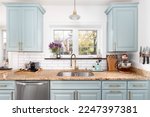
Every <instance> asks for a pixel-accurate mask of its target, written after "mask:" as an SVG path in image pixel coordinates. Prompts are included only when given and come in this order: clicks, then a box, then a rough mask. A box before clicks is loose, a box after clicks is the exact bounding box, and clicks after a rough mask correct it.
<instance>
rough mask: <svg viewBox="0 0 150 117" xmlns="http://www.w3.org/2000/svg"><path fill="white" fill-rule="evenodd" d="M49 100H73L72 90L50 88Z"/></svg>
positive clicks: (73, 92)
mask: <svg viewBox="0 0 150 117" xmlns="http://www.w3.org/2000/svg"><path fill="white" fill-rule="evenodd" d="M50 97H51V100H75V91H74V90H51V92H50Z"/></svg>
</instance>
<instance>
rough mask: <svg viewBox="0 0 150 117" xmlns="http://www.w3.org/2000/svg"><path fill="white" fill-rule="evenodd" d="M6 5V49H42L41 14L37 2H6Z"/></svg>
mask: <svg viewBox="0 0 150 117" xmlns="http://www.w3.org/2000/svg"><path fill="white" fill-rule="evenodd" d="M5 5H6V7H7V33H8V40H7V50H8V51H35V52H36V51H37V52H40V51H42V50H43V43H42V42H43V14H44V13H45V10H44V9H43V8H42V7H41V6H40V5H39V4H27V3H26V4H22V3H19V4H16V3H6V4H5Z"/></svg>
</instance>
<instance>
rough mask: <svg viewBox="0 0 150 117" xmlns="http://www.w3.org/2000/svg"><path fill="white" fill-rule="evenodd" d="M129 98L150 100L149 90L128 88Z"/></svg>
mask: <svg viewBox="0 0 150 117" xmlns="http://www.w3.org/2000/svg"><path fill="white" fill-rule="evenodd" d="M128 99H129V100H148V99H149V92H148V90H128Z"/></svg>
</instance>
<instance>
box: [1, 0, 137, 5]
mask: <svg viewBox="0 0 150 117" xmlns="http://www.w3.org/2000/svg"><path fill="white" fill-rule="evenodd" d="M132 1H135V0H76V4H77V5H106V4H109V3H111V2H132ZM136 1H138V0H136ZM3 2H25V3H40V4H42V5H72V4H73V0H0V3H3Z"/></svg>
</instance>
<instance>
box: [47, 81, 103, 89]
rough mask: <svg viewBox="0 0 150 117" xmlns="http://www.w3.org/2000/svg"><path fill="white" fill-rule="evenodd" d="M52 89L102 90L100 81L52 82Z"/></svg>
mask: <svg viewBox="0 0 150 117" xmlns="http://www.w3.org/2000/svg"><path fill="white" fill-rule="evenodd" d="M50 87H51V89H100V88H101V82H100V81H51V82H50Z"/></svg>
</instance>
